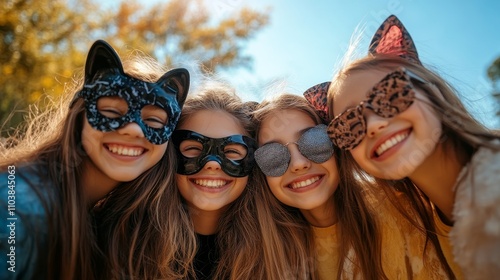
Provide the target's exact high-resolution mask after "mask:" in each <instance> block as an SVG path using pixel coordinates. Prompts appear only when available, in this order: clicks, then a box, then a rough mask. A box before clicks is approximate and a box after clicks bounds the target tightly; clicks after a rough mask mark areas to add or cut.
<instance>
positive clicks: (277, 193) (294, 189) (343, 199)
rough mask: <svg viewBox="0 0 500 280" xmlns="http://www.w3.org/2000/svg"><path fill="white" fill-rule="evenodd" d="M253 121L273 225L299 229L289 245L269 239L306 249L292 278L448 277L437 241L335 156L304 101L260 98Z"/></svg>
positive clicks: (338, 154)
mask: <svg viewBox="0 0 500 280" xmlns="http://www.w3.org/2000/svg"><path fill="white" fill-rule="evenodd" d="M312 90H314V89H312ZM254 119H255V123H256V125H257V140H258V145H259V148H258V149H257V150H256V152H255V158H256V162H257V164H258V166H259V167H260V170H261V171H262V173H263V174H264V175H265V180H266V181H267V185H268V188H267V189H265V190H266V191H265V192H264V193H265V194H267V195H266V196H265V200H266V201H267V202H268V204H269V205H271V206H270V207H271V213H272V214H273V216H274V221H275V223H276V224H277V225H276V228H277V230H276V231H281V230H282V229H283V228H285V227H287V226H288V227H290V223H293V224H294V225H295V231H296V232H302V233H303V238H302V239H300V240H296V241H295V242H293V244H290V243H289V242H287V241H286V240H285V239H281V240H275V241H274V242H275V243H276V244H283V246H285V247H286V246H288V247H298V248H305V250H304V251H306V252H307V253H308V258H307V259H308V260H309V263H308V264H309V268H308V270H306V271H307V272H308V273H309V275H308V278H306V277H303V276H302V277H295V278H293V279H374V280H375V279H454V277H453V272H451V268H450V266H449V265H448V263H447V261H446V260H445V258H444V257H442V255H440V252H441V247H440V246H439V245H438V246H437V247H436V246H435V245H434V244H432V245H428V244H427V241H426V239H425V236H424V235H423V234H421V232H420V231H419V230H418V229H417V228H416V227H415V226H414V225H412V224H411V223H410V222H409V220H407V219H406V218H405V217H404V216H403V215H401V214H400V213H399V212H398V211H397V210H396V208H394V207H393V206H392V205H391V204H390V203H388V202H387V200H385V199H384V197H383V196H382V195H381V194H380V193H379V192H378V191H377V187H376V185H375V184H373V182H368V181H367V182H362V181H360V178H359V177H357V176H354V173H353V169H352V165H351V164H348V163H344V162H342V161H339V158H342V153H343V151H342V150H339V149H335V148H334V146H333V145H332V143H331V141H330V139H329V137H328V134H327V131H326V125H324V124H323V121H322V120H321V119H320V118H319V116H318V115H317V114H316V111H315V109H314V108H313V107H312V106H310V105H309V103H308V102H307V101H306V99H304V98H303V97H301V96H297V95H292V94H281V95H279V96H277V97H275V98H273V99H269V100H265V101H264V102H262V103H261V104H260V105H259V106H258V107H257V110H256V111H255V112H254ZM359 175H360V176H363V174H359ZM286 213H288V215H290V216H292V217H293V218H292V219H291V221H290V219H289V220H286V219H284V218H283V217H287V216H286ZM275 246H277V245H275ZM447 249H448V250H449V248H447ZM290 256H291V254H288V255H286V256H283V257H282V258H283V259H286V258H290Z"/></svg>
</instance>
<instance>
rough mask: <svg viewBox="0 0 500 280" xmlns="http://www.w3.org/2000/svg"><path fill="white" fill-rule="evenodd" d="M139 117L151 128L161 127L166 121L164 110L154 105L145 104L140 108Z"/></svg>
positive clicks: (166, 116)
mask: <svg viewBox="0 0 500 280" xmlns="http://www.w3.org/2000/svg"><path fill="white" fill-rule="evenodd" d="M141 118H142V120H143V121H144V123H145V124H147V125H148V126H150V127H152V128H163V127H164V126H165V125H166V124H167V122H168V115H167V112H165V110H163V109H162V108H160V107H158V106H155V105H146V106H144V108H142V110H141Z"/></svg>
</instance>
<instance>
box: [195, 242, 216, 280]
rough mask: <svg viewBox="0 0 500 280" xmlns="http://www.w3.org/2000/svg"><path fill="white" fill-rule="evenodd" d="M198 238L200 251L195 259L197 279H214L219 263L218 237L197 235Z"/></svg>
mask: <svg viewBox="0 0 500 280" xmlns="http://www.w3.org/2000/svg"><path fill="white" fill-rule="evenodd" d="M196 237H197V238H198V244H199V246H198V251H197V252H196V256H195V259H194V270H195V272H196V279H198V280H208V279H212V278H213V274H214V272H215V269H216V267H217V262H218V261H219V252H218V250H217V235H216V234H212V235H202V234H196Z"/></svg>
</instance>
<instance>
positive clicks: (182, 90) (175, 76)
mask: <svg viewBox="0 0 500 280" xmlns="http://www.w3.org/2000/svg"><path fill="white" fill-rule="evenodd" d="M156 84H158V85H160V87H161V88H163V89H164V90H165V91H167V92H171V91H172V89H174V90H175V91H176V92H177V96H176V99H177V103H178V104H179V107H180V108H182V106H183V105H184V101H186V97H187V94H188V91H189V72H188V70H186V69H184V68H175V69H172V70H170V71H168V72H167V73H165V74H164V75H163V76H162V77H161V78H160V79H159V80H158V81H157V82H156Z"/></svg>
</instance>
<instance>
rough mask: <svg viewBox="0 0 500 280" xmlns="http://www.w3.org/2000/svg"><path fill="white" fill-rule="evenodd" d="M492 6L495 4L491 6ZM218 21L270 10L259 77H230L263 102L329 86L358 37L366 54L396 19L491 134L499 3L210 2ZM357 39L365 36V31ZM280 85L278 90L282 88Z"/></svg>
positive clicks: (256, 48)
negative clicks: (270, 93)
mask: <svg viewBox="0 0 500 280" xmlns="http://www.w3.org/2000/svg"><path fill="white" fill-rule="evenodd" d="M486 2H488V3H486ZM207 3H210V4H209V6H210V9H211V10H212V11H213V12H214V13H216V16H225V15H228V14H230V13H232V12H234V11H235V10H237V9H240V8H241V7H243V6H245V5H246V6H250V7H253V8H255V9H257V10H265V9H266V8H271V13H270V15H271V22H270V24H269V26H267V27H266V28H265V29H263V30H262V31H261V32H260V33H258V34H257V35H256V36H255V38H253V39H252V40H251V41H250V42H249V44H248V46H247V48H246V49H245V52H246V54H248V55H251V56H252V57H253V58H254V63H253V69H252V70H245V69H240V70H236V71H230V72H225V73H223V77H224V78H225V79H226V80H228V81H229V82H231V83H232V84H233V85H234V86H235V87H236V88H237V90H238V91H239V93H240V95H242V97H243V98H244V99H246V100H257V101H260V100H262V98H263V97H264V96H265V94H266V89H268V88H273V89H274V91H275V90H276V88H279V89H280V90H281V91H287V92H290V93H295V94H301V93H302V92H303V91H304V90H306V89H307V88H308V87H310V86H312V85H314V84H317V83H321V82H324V81H329V80H330V79H331V78H332V77H333V75H334V72H335V68H336V66H337V65H339V63H340V61H341V59H342V58H343V56H344V54H345V52H346V50H347V47H348V45H349V42H350V40H351V38H352V36H353V34H354V33H355V31H356V30H360V28H364V33H361V35H360V36H361V39H362V40H361V43H360V46H359V52H360V53H361V54H364V52H365V50H366V49H367V45H368V43H369V39H370V38H371V36H372V34H373V33H374V32H375V30H376V29H377V28H378V26H379V25H380V24H381V23H382V21H383V20H384V19H385V18H386V17H387V16H389V15H390V14H395V15H396V16H398V17H399V19H400V20H401V21H402V22H403V24H404V25H405V26H406V28H407V29H408V31H409V32H410V34H411V36H412V38H413V40H414V41H415V44H416V46H417V50H418V52H419V55H420V59H421V60H422V62H423V63H424V65H426V66H428V67H432V68H433V69H435V70H437V72H438V73H440V74H441V75H442V76H443V77H444V78H445V79H447V80H448V81H449V82H450V83H451V84H452V85H453V86H455V87H456V88H458V89H459V91H460V93H461V95H462V96H461V98H462V100H463V101H464V103H466V105H467V106H468V107H469V108H470V110H471V111H472V113H473V114H474V115H475V116H476V117H477V118H478V119H479V120H480V121H481V122H483V123H485V124H486V125H487V126H489V127H496V128H500V120H499V119H498V118H497V117H495V116H494V113H495V110H496V109H495V107H494V106H493V104H494V102H495V101H494V100H493V98H492V97H491V94H490V93H491V91H492V86H491V83H490V82H489V80H488V79H487V76H486V69H487V67H488V66H489V65H490V64H491V63H492V62H493V61H494V59H496V58H497V57H499V56H500V33H498V28H500V2H499V1H475V2H472V1H463V2H462V1H460V3H458V1H451V0H445V1H439V0H434V1H429V0H423V1H417V0H384V1H379V0H374V1H355V0H353V1H334V0H329V1H328V0H316V1H304V0H302V1H299V0H274V1H264V0H211V1H207ZM356 34H358V35H359V34H360V32H359V31H358V32H357V33H356ZM277 84H279V86H277Z"/></svg>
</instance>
